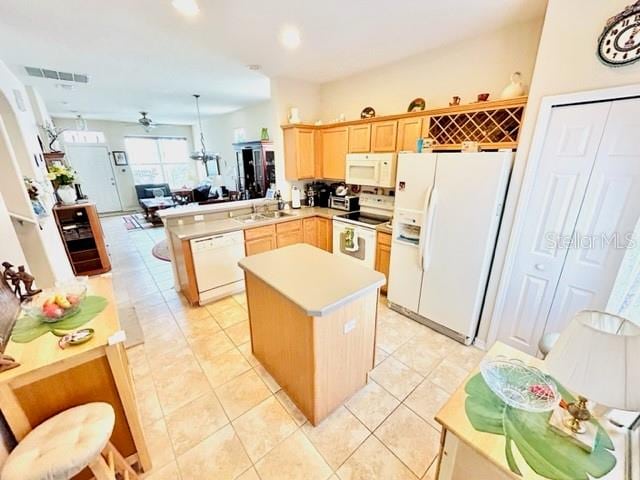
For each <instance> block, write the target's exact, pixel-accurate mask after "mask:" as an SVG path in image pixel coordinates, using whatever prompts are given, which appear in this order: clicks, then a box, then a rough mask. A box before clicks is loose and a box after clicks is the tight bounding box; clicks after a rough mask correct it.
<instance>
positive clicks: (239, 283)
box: [191, 231, 245, 305]
mask: <svg viewBox="0 0 640 480" xmlns="http://www.w3.org/2000/svg"><path fill="white" fill-rule="evenodd" d="M191 254H192V255H193V266H194V270H195V273H196V283H197V285H198V293H199V297H200V301H199V303H200V304H201V305H202V304H204V303H207V302H211V301H213V300H217V299H219V298H222V297H226V296H228V295H231V294H233V293H237V292H240V291H242V290H244V288H245V287H244V272H243V271H242V269H240V267H238V261H239V260H241V259H242V258H244V234H243V233H242V232H241V231H239V232H231V233H223V234H220V235H212V236H210V237H204V238H196V239H193V240H191Z"/></svg>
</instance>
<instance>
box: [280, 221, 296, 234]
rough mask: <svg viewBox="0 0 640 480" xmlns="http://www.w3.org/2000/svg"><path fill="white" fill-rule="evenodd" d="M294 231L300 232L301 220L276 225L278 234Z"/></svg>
mask: <svg viewBox="0 0 640 480" xmlns="http://www.w3.org/2000/svg"><path fill="white" fill-rule="evenodd" d="M296 230H302V220H293V221H292V222H283V223H278V224H277V225H276V232H277V233H278V234H280V233H286V232H294V231H296Z"/></svg>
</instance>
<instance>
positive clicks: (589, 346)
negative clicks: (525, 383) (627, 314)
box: [545, 310, 640, 411]
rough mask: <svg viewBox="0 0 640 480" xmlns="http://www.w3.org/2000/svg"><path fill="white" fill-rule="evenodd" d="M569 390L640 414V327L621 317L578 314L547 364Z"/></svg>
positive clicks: (592, 313)
mask: <svg viewBox="0 0 640 480" xmlns="http://www.w3.org/2000/svg"><path fill="white" fill-rule="evenodd" d="M545 366H546V370H547V371H548V372H549V373H550V374H551V375H553V377H554V378H555V379H556V380H558V382H560V383H561V384H562V385H563V386H564V387H565V388H567V389H569V390H571V391H572V392H573V393H575V394H579V395H582V396H584V397H586V398H588V399H589V400H592V401H594V402H596V403H598V404H601V405H604V406H607V407H609V408H617V409H620V410H632V411H638V410H640V327H638V326H637V325H635V324H634V323H632V322H630V321H629V320H626V319H624V318H622V317H619V316H617V315H611V314H608V313H604V312H598V311H593V310H585V311H582V312H580V313H578V314H577V315H576V316H575V317H574V318H573V320H571V323H570V324H569V326H568V327H567V329H566V330H565V331H564V332H562V334H561V335H560V338H559V339H558V341H557V342H556V344H555V345H554V347H553V349H552V350H551V352H550V353H549V355H548V356H547V358H546V360H545Z"/></svg>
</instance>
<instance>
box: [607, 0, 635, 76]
mask: <svg viewBox="0 0 640 480" xmlns="http://www.w3.org/2000/svg"><path fill="white" fill-rule="evenodd" d="M598 56H599V57H600V60H602V62H603V63H604V64H606V65H609V66H612V67H622V66H624V65H629V64H630V63H633V62H636V61H637V60H640V0H638V1H637V2H636V3H634V4H633V5H629V6H628V7H627V8H625V9H624V10H623V11H622V12H620V13H619V14H618V15H616V16H614V17H611V18H610V19H609V20H608V21H607V24H606V25H605V27H604V30H603V32H602V34H600V38H599V39H598Z"/></svg>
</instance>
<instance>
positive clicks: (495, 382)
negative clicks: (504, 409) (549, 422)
mask: <svg viewBox="0 0 640 480" xmlns="http://www.w3.org/2000/svg"><path fill="white" fill-rule="evenodd" d="M480 373H481V374H482V378H484V381H485V382H486V383H487V385H488V386H489V388H490V389H491V390H492V391H493V393H495V394H496V395H497V396H498V397H500V400H502V401H503V402H504V403H506V404H507V405H509V406H511V407H514V408H518V409H520V410H526V411H528V412H548V411H551V410H553V409H554V407H555V406H556V405H557V404H558V402H559V401H560V395H559V393H558V389H557V387H556V384H555V383H554V381H553V379H552V378H551V377H549V376H548V375H545V374H544V373H542V372H541V371H540V370H538V369H537V368H535V367H531V366H529V365H526V364H525V363H524V362H522V361H521V360H518V359H511V358H507V357H503V356H497V357H494V358H487V359H485V360H483V361H482V363H481V364H480Z"/></svg>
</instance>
